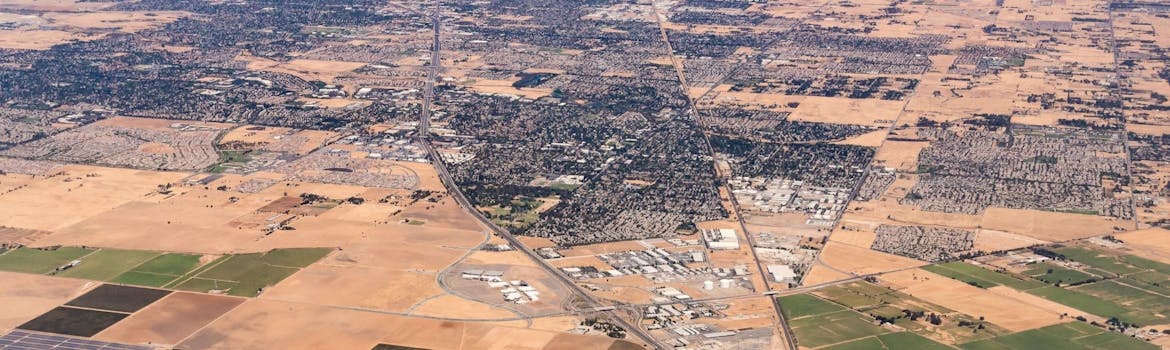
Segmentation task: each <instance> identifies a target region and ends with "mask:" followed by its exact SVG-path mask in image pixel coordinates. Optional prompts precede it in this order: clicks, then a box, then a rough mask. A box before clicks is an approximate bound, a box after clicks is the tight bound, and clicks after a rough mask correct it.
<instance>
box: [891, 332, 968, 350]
mask: <svg viewBox="0 0 1170 350" xmlns="http://www.w3.org/2000/svg"><path fill="white" fill-rule="evenodd" d="M877 338H878V340H880V341H881V342H882V344H885V346H886V349H890V350H895V349H915V350H946V349H950V348H951V347H949V346H946V345H943V344H942V343H939V342H936V341H933V340H930V339H928V338H926V337H923V336H921V335H917V334H914V333H908V332H901V333H890V334H883V335H879V336H878V337H877Z"/></svg>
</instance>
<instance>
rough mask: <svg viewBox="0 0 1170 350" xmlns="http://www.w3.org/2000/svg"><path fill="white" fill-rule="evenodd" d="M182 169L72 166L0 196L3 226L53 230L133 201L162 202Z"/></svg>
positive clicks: (179, 176) (181, 175) (182, 175)
mask: <svg viewBox="0 0 1170 350" xmlns="http://www.w3.org/2000/svg"><path fill="white" fill-rule="evenodd" d="M185 176H186V175H185V174H182V173H173V172H155V171H140V170H131V169H117V168H102V167H92V166H83V165H71V166H67V167H64V168H61V169H60V170H59V171H57V172H55V173H54V175H53V176H49V177H41V178H38V180H37V181H35V182H33V183H29V184H27V185H26V186H25V187H23V188H21V189H19V190H15V191H12V192H8V193H5V194H3V195H0V224H2V225H4V226H9V227H17V228H26V229H35V230H45V231H54V230H58V229H61V228H64V227H66V226H69V225H72V224H76V223H78V222H82V221H84V220H87V219H90V218H94V217H96V216H98V214H100V213H103V212H106V211H108V210H111V209H114V208H117V207H119V206H121V205H123V204H126V203H129V202H132V201H136V200H138V201H142V200H158V199H160V198H162V195H160V194H158V193H156V192H155V189H157V188H158V186H159V185H163V184H167V183H172V182H175V181H177V180H179V179H182V178H183V177H185Z"/></svg>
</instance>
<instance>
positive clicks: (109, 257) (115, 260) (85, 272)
mask: <svg viewBox="0 0 1170 350" xmlns="http://www.w3.org/2000/svg"><path fill="white" fill-rule="evenodd" d="M158 255H159V254H158V253H156V252H148V251H141V250H119V249H102V250H99V251H97V252H95V253H93V254H90V255H88V256H86V257H85V258H84V259H82V260H81V264H78V265H77V266H75V267H73V268H71V269H68V270H65V271H64V272H61V273H60V274H58V275H60V276H65V277H75V278H85V279H91V280H98V281H108V280H111V279H113V278H115V277H118V275H121V274H122V273H124V272H127V271H130V269H133V268H134V267H135V266H138V265H139V264H142V263H143V262H146V261H147V260H150V259H151V258H154V257H156V256H158Z"/></svg>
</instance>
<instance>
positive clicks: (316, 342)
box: [179, 300, 615, 349]
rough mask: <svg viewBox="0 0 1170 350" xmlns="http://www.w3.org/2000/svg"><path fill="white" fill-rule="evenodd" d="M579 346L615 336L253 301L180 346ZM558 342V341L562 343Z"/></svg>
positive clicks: (598, 345) (598, 344)
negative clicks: (554, 343)
mask: <svg viewBox="0 0 1170 350" xmlns="http://www.w3.org/2000/svg"><path fill="white" fill-rule="evenodd" d="M563 337H569V338H571V339H572V340H571V343H572V344H574V347H577V348H580V349H608V348H609V347H610V346H611V345H612V344H613V343H614V342H615V340H613V339H609V338H601V337H593V336H577V335H568V334H561V333H557V332H550V331H540V330H532V329H522V328H514V327H506V326H493V325H487V324H479V323H467V322H453V321H439V320H428V319H420V318H411V317H402V316H394V315H387V314H379V313H373V312H364V311H358V310H350V309H341V308H332V307H326V306H317V305H309V304H301V303H288V302H281V301H271V300H253V301H250V302H248V303H245V304H244V305H242V306H240V307H239V308H237V309H236V310H234V311H232V312H231V313H228V314H227V315H226V316H225V317H223V318H221V319H219V320H217V321H216V322H213V323H212V324H211V325H210V326H208V327H207V328H205V329H203V330H202V331H200V332H198V333H196V334H195V335H194V336H192V337H190V338H188V339H187V340H185V341H184V342H183V343H181V344H179V345H180V347H184V348H199V349H240V348H255V347H279V348H282V349H342V348H345V349H368V348H373V347H374V346H375V345H377V344H379V343H384V344H394V345H400V346H410V347H418V348H431V349H554V348H556V347H555V346H550V344H551V343H553V342H554V340H555V339H558V338H563ZM562 341H563V340H558V341H557V342H556V343H557V344H564V343H563V342H562Z"/></svg>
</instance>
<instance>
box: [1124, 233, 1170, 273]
mask: <svg viewBox="0 0 1170 350" xmlns="http://www.w3.org/2000/svg"><path fill="white" fill-rule="evenodd" d="M1116 236H1117V239H1120V240H1122V241H1125V245H1126V246H1127V247H1129V248H1130V249H1132V250H1133V252H1134V253H1135V254H1137V255H1141V256H1143V257H1146V258H1150V259H1153V260H1157V261H1161V262H1163V263H1167V264H1170V230H1166V229H1162V228H1150V229H1144V230H1137V231H1133V232H1127V233H1122V234H1118V235H1116Z"/></svg>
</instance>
